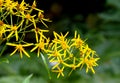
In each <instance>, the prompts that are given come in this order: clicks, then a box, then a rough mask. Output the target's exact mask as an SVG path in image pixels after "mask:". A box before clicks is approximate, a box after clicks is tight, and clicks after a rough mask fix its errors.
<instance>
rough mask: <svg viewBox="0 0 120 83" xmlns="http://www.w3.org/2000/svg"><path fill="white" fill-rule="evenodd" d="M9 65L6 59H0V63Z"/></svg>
mask: <svg viewBox="0 0 120 83" xmlns="http://www.w3.org/2000/svg"><path fill="white" fill-rule="evenodd" d="M3 62H4V63H9V60H8V59H6V58H1V59H0V63H3Z"/></svg>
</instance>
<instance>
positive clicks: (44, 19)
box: [38, 12, 51, 28]
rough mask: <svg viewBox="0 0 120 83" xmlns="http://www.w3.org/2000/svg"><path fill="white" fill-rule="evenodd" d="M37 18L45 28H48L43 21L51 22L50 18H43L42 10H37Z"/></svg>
mask: <svg viewBox="0 0 120 83" xmlns="http://www.w3.org/2000/svg"><path fill="white" fill-rule="evenodd" d="M38 20H39V21H40V22H41V23H42V24H43V25H44V26H45V27H47V28H48V26H47V25H46V24H45V22H44V21H46V22H51V20H50V19H46V18H44V15H43V12H38Z"/></svg>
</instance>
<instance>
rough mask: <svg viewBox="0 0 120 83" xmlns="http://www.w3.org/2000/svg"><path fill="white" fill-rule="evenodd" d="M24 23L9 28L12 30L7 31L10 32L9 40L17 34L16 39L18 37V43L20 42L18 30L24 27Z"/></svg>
mask: <svg viewBox="0 0 120 83" xmlns="http://www.w3.org/2000/svg"><path fill="white" fill-rule="evenodd" d="M22 23H23V21H22V22H21V23H20V24H19V25H18V26H16V25H14V26H11V27H8V28H10V29H7V31H10V34H9V35H8V36H7V38H10V37H12V35H13V34H15V37H16V41H18V28H19V27H20V26H21V25H22Z"/></svg>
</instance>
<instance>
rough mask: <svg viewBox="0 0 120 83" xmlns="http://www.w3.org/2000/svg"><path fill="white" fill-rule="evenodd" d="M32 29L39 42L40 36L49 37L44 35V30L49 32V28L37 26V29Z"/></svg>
mask: <svg viewBox="0 0 120 83" xmlns="http://www.w3.org/2000/svg"><path fill="white" fill-rule="evenodd" d="M32 31H34V32H35V37H36V42H38V40H39V36H40V38H44V39H47V38H46V37H45V36H44V35H43V32H48V31H49V30H42V29H40V28H38V27H36V28H35V29H32Z"/></svg>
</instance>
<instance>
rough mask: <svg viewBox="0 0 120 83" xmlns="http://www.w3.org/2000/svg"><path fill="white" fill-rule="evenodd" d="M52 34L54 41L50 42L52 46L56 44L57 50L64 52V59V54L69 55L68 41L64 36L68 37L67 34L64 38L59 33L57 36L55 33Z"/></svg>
mask: <svg viewBox="0 0 120 83" xmlns="http://www.w3.org/2000/svg"><path fill="white" fill-rule="evenodd" d="M53 33H54V37H55V39H54V40H53V41H52V42H53V43H54V44H58V46H57V48H59V49H62V50H63V51H64V57H66V54H67V53H69V54H70V51H69V50H70V45H69V40H67V39H66V36H67V35H68V33H69V32H67V33H66V34H65V35H64V36H63V34H62V33H61V35H59V34H57V33H56V32H53Z"/></svg>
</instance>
